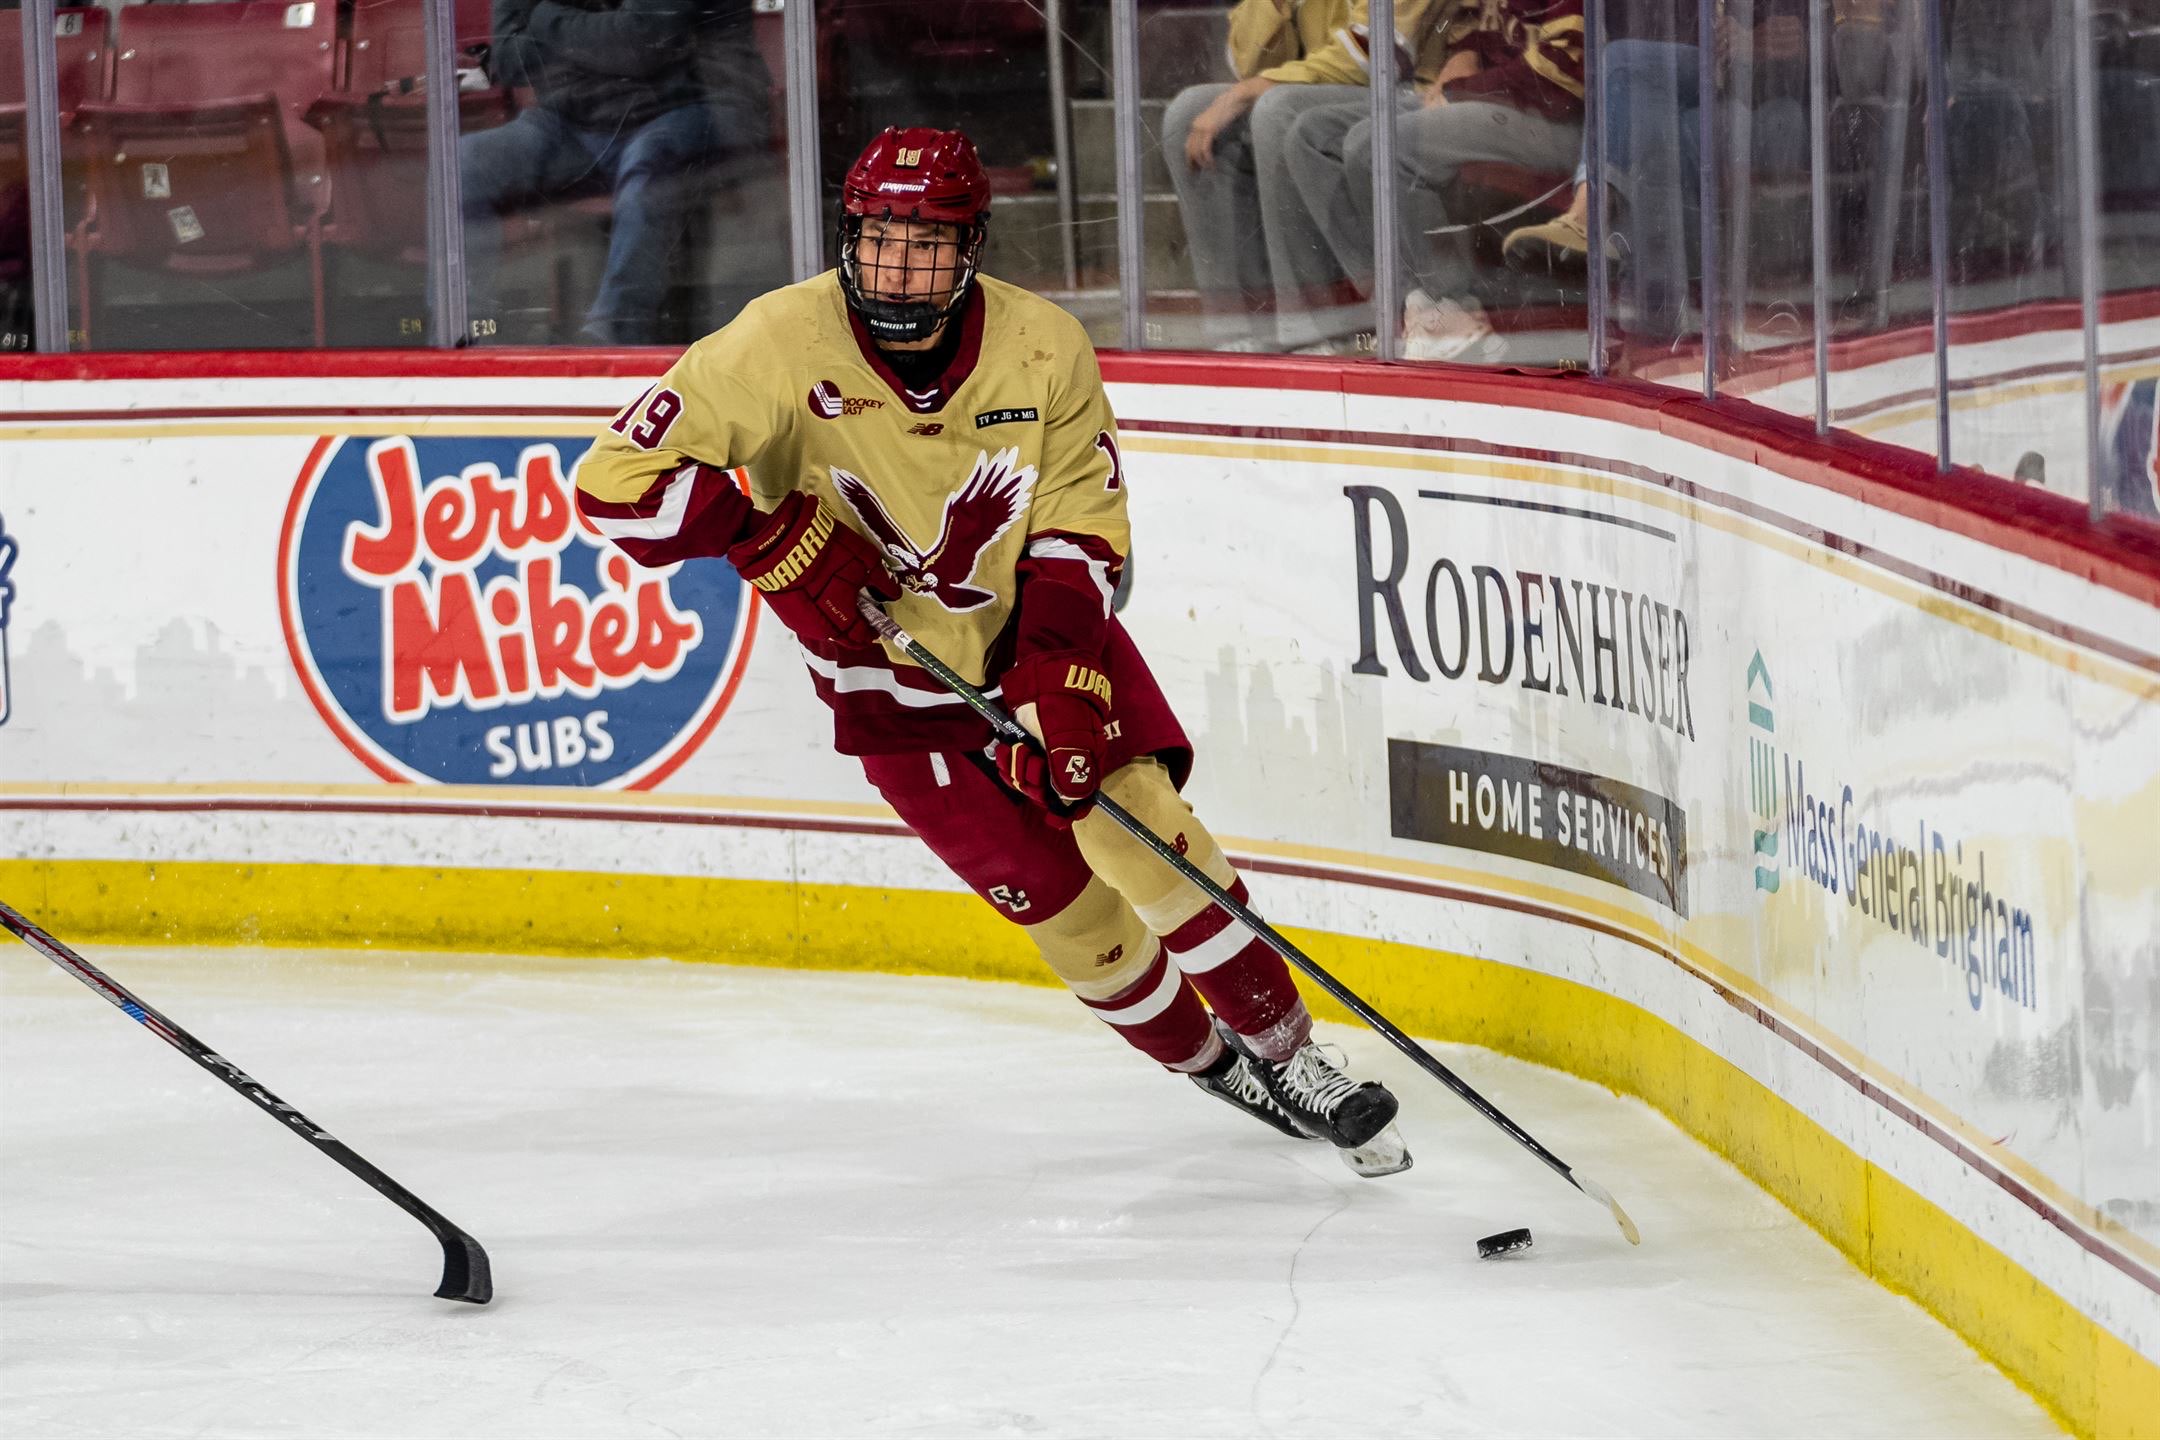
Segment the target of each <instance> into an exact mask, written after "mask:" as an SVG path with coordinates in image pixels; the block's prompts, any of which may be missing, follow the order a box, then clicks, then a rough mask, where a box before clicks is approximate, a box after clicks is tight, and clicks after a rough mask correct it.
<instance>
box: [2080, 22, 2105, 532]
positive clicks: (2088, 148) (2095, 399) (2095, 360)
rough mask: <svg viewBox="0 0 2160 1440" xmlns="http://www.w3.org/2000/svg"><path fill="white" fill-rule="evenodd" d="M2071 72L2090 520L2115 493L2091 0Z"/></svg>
mask: <svg viewBox="0 0 2160 1440" xmlns="http://www.w3.org/2000/svg"><path fill="white" fill-rule="evenodd" d="M2070 13H2071V23H2072V24H2073V25H2074V26H2076V28H2077V34H2076V35H2074V36H2073V37H2072V39H2071V45H2072V63H2073V64H2074V65H2075V67H2076V71H2075V74H2074V76H2073V79H2074V82H2075V83H2074V85H2073V92H2074V93H2073V94H2072V97H2071V101H2072V104H2073V106H2074V107H2075V110H2076V115H2075V120H2074V125H2075V128H2076V132H2077V247H2078V291H2079V297H2078V298H2079V300H2080V302H2081V304H2080V308H2081V309H2082V310H2083V312H2084V329H2085V504H2086V513H2087V514H2088V515H2089V516H2091V518H2092V520H2093V522H2094V523H2095V524H2097V523H2099V521H2100V520H2102V519H2103V518H2104V517H2105V516H2106V515H2107V512H2108V509H2109V502H2110V501H2111V500H2112V499H2113V498H2114V497H2113V496H2111V495H2110V494H2109V493H2108V486H2107V484H2106V483H2105V482H2106V480H2107V478H2108V476H2107V464H2108V457H2107V454H2106V452H2105V451H2104V450H2103V449H2102V448H2101V441H2100V291H2101V275H2100V266H2101V261H2102V254H2103V252H2102V250H2101V248H2100V120H2099V112H2100V94H2099V89H2098V84H2097V81H2098V76H2099V71H2098V67H2097V64H2096V62H2095V58H2094V55H2093V14H2092V0H2072V3H2071V7H2070Z"/></svg>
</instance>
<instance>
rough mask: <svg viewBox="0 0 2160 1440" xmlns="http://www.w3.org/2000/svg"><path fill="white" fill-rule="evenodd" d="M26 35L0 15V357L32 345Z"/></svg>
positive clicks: (26, 26) (25, 27) (20, 17)
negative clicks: (25, 121) (26, 122)
mask: <svg viewBox="0 0 2160 1440" xmlns="http://www.w3.org/2000/svg"><path fill="white" fill-rule="evenodd" d="M29 32H30V20H29V17H28V16H27V15H25V14H22V13H20V12H18V13H16V14H13V15H0V355H13V354H19V353H21V352H23V351H26V350H29V349H32V348H33V347H34V346H35V344H36V312H35V301H34V299H33V297H32V294H31V284H30V253H31V246H32V244H33V243H34V240H33V237H32V235H31V229H30V186H29V152H28V144H27V141H26V139H25V136H24V119H25V114H24V105H25V101H24V95H25V87H24V85H23V64H22V61H23V53H24V50H25V48H26V47H27V46H28V44H29V43H30V33H29ZM100 48H101V49H102V47H100Z"/></svg>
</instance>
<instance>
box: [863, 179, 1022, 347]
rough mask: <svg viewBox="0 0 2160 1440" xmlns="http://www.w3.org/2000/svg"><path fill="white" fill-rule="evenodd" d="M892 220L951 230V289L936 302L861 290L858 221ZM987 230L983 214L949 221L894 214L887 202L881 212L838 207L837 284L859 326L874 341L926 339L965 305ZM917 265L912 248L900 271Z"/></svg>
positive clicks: (973, 281)
mask: <svg viewBox="0 0 2160 1440" xmlns="http://www.w3.org/2000/svg"><path fill="white" fill-rule="evenodd" d="M894 219H899V220H908V221H913V222H914V223H916V224H924V225H941V226H945V227H948V228H950V229H951V230H953V231H954V232H955V235H954V244H955V245H956V247H957V253H956V254H955V256H954V259H953V282H952V290H951V292H950V293H949V294H948V295H947V296H946V298H945V299H944V300H943V301H942V302H940V301H937V300H934V299H930V298H927V297H926V298H924V299H920V300H881V299H879V298H877V297H876V296H873V295H868V294H865V293H864V292H863V286H862V266H861V263H860V261H859V259H858V257H857V254H856V251H857V247H858V246H859V244H860V242H861V240H862V230H863V222H864V221H865V220H894ZM987 230H988V226H987V224H986V223H985V220H984V219H977V220H975V221H974V222H973V223H972V224H969V223H963V222H960V221H955V220H924V219H920V218H918V215H917V214H909V215H899V216H896V215H894V214H893V212H892V208H891V207H890V206H887V207H886V209H885V211H884V212H883V213H882V214H863V213H850V212H849V211H847V210H846V209H843V210H842V211H841V214H840V226H839V242H840V289H841V293H843V294H844V295H845V296H846V297H847V303H848V308H850V309H851V310H853V311H854V312H855V313H856V315H857V316H859V317H860V318H861V320H862V323H863V328H864V329H866V330H868V331H869V332H870V338H871V339H872V340H874V341H876V342H878V343H881V344H888V345H890V344H909V343H912V342H915V341H918V340H927V339H929V338H930V337H931V336H933V335H935V334H937V333H938V330H939V328H940V327H941V326H943V325H944V324H945V323H946V322H947V321H949V320H951V319H952V318H953V317H954V316H955V315H957V314H959V313H960V309H961V307H962V306H963V305H965V304H967V298H968V292H969V291H970V290H971V289H973V288H974V284H975V266H976V262H977V261H978V260H979V259H980V258H981V256H982V247H983V238H984V235H985V234H986V233H987ZM940 248H942V247H940ZM878 268H880V269H890V268H891V267H889V266H880V267H878ZM918 268H920V267H919V266H918V265H917V264H916V262H915V257H914V255H913V254H912V253H909V254H908V255H906V256H905V257H904V258H903V259H902V261H901V270H902V272H903V274H911V273H912V272H913V271H915V270H916V269H918Z"/></svg>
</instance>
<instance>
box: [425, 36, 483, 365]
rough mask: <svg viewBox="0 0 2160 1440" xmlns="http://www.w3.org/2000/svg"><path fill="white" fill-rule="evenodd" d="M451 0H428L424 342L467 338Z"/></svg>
mask: <svg viewBox="0 0 2160 1440" xmlns="http://www.w3.org/2000/svg"><path fill="white" fill-rule="evenodd" d="M455 5H456V0H427V5H426V25H425V31H424V35H423V39H422V43H423V44H425V45H426V46H427V69H426V72H425V76H424V79H425V81H426V84H427V146H428V161H427V247H428V342H429V343H430V344H432V345H435V346H437V347H440V348H443V349H454V348H455V347H457V346H460V345H464V344H467V343H469V342H470V340H471V336H470V335H469V334H468V333H467V332H468V322H467V318H466V296H465V203H464V198H463V192H462V187H461V176H460V172H459V169H458V82H457V12H456V10H455V9H454V8H453V7H454V6H455Z"/></svg>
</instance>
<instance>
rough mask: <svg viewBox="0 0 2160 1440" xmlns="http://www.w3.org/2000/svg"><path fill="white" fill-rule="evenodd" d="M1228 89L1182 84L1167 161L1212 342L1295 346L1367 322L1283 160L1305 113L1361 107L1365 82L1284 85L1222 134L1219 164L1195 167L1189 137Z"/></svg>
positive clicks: (1168, 119)
mask: <svg viewBox="0 0 2160 1440" xmlns="http://www.w3.org/2000/svg"><path fill="white" fill-rule="evenodd" d="M1229 88H1230V87H1229V86H1228V85H1194V86H1192V87H1190V88H1189V89H1186V90H1183V91H1180V92H1179V94H1178V96H1177V98H1176V99H1174V100H1172V101H1171V102H1170V108H1169V110H1168V111H1167V112H1166V113H1165V114H1164V116H1163V130H1162V146H1163V160H1164V163H1165V164H1167V165H1168V166H1169V168H1170V181H1171V183H1172V184H1173V185H1175V186H1176V187H1177V195H1178V208H1179V210H1180V211H1181V212H1182V213H1183V215H1184V218H1185V238H1186V242H1187V244H1188V247H1189V248H1190V251H1191V254H1192V262H1193V278H1194V281H1195V283H1197V284H1198V285H1199V287H1200V299H1201V303H1202V305H1203V306H1204V307H1205V309H1206V313H1207V327H1208V329H1207V333H1208V339H1209V341H1210V342H1211V343H1213V344H1217V345H1222V344H1229V343H1233V342H1236V341H1239V340H1250V341H1256V342H1258V343H1261V344H1264V345H1265V344H1279V345H1282V346H1285V347H1289V346H1297V345H1307V344H1311V343H1313V342H1315V341H1318V340H1323V339H1328V338H1331V337H1333V336H1337V335H1346V334H1349V333H1350V332H1352V331H1354V330H1357V329H1360V328H1369V327H1370V326H1371V324H1372V317H1371V314H1370V313H1369V310H1368V307H1365V306H1362V305H1343V304H1342V303H1341V284H1342V281H1343V278H1344V272H1343V270H1342V267H1341V266H1339V265H1337V264H1336V262H1335V256H1334V252H1333V251H1332V250H1331V249H1330V247H1329V245H1328V242H1327V239H1326V237H1325V236H1323V235H1322V234H1321V232H1320V230H1319V228H1318V227H1317V226H1316V225H1315V224H1314V223H1313V221H1312V218H1311V213H1310V211H1309V210H1308V209H1307V207H1306V205H1305V203H1304V202H1303V200H1302V199H1300V197H1299V192H1298V187H1297V185H1296V184H1295V182H1294V181H1293V180H1292V179H1291V177H1290V172H1289V169H1288V167H1287V165H1286V164H1285V159H1284V151H1285V146H1286V144H1287V142H1288V140H1289V136H1290V132H1291V129H1292V127H1293V126H1294V125H1295V124H1296V123H1297V120H1298V117H1299V116H1301V115H1304V114H1306V113H1307V112H1309V111H1311V110H1314V109H1320V108H1328V107H1336V106H1342V105H1345V104H1355V105H1358V106H1363V105H1364V104H1366V99H1365V96H1366V91H1365V87H1363V86H1362V85H1277V86H1276V87H1275V88H1274V89H1272V90H1269V91H1268V92H1267V93H1266V94H1264V95H1262V96H1261V97H1260V99H1259V100H1258V102H1256V103H1255V104H1254V105H1253V108H1252V109H1251V110H1250V111H1248V112H1247V113H1246V115H1245V117H1244V118H1243V119H1241V120H1239V121H1238V122H1237V123H1236V124H1234V125H1229V126H1226V127H1225V128H1224V129H1223V131H1222V133H1221V134H1219V135H1217V136H1216V137H1215V166H1214V168H1213V169H1210V170H1195V169H1194V168H1193V167H1192V166H1190V165H1188V164H1186V163H1185V137H1186V136H1187V135H1188V134H1190V133H1191V131H1192V124H1193V120H1194V119H1195V118H1196V117H1197V116H1198V115H1199V114H1200V112H1201V111H1202V110H1205V109H1206V108H1207V107H1208V106H1209V105H1210V104H1211V103H1213V101H1214V99H1215V97H1216V96H1218V95H1220V94H1222V93H1223V92H1224V91H1225V90H1228V89H1229ZM1270 308H1272V309H1273V310H1274V312H1275V314H1274V318H1273V320H1272V321H1271V320H1270V319H1269V317H1268V315H1267V313H1266V312H1267V311H1268V310H1269V309H1270Z"/></svg>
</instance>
